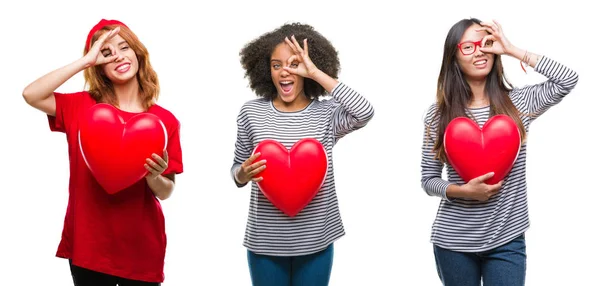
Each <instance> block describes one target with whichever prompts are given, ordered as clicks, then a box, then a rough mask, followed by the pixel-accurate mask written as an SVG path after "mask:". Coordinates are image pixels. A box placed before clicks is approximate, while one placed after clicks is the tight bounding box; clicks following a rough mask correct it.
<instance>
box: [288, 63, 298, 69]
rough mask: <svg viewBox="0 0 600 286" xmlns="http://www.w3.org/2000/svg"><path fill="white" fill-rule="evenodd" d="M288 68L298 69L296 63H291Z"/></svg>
mask: <svg viewBox="0 0 600 286" xmlns="http://www.w3.org/2000/svg"><path fill="white" fill-rule="evenodd" d="M290 67H291V68H297V67H298V63H292V64H291V65H290Z"/></svg>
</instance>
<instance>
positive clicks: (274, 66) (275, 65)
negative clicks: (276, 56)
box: [273, 64, 281, 69]
mask: <svg viewBox="0 0 600 286" xmlns="http://www.w3.org/2000/svg"><path fill="white" fill-rule="evenodd" d="M280 67H281V65H280V64H274V65H273V68H274V69H279V68H280Z"/></svg>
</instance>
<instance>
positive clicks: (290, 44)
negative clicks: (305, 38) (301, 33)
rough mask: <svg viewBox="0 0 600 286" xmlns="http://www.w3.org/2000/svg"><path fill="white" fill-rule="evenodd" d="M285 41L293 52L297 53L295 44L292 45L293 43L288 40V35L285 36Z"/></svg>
mask: <svg viewBox="0 0 600 286" xmlns="http://www.w3.org/2000/svg"><path fill="white" fill-rule="evenodd" d="M292 37H294V36H292ZM285 42H286V43H287V44H288V46H290V48H292V51H294V53H295V54H298V53H299V52H298V49H296V45H294V43H292V41H290V39H289V38H288V37H285Z"/></svg>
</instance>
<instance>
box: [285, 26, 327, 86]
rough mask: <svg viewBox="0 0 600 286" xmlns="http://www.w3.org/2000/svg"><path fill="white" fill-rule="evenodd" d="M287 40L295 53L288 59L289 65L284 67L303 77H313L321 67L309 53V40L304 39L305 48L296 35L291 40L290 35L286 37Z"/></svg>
mask: <svg viewBox="0 0 600 286" xmlns="http://www.w3.org/2000/svg"><path fill="white" fill-rule="evenodd" d="M285 42H286V43H287V44H288V45H289V46H290V48H292V51H294V55H293V56H291V57H290V58H289V59H288V60H287V65H286V66H285V67H284V69H285V70H286V71H288V72H289V73H292V74H295V75H299V76H301V77H307V78H312V77H313V76H314V75H315V74H316V73H317V72H318V71H319V69H318V68H317V66H315V64H314V63H313V62H312V60H311V59H310V56H309V55H308V40H307V39H304V48H303V47H301V46H300V44H299V43H298V41H297V40H296V37H294V36H292V39H291V40H290V39H288V37H285Z"/></svg>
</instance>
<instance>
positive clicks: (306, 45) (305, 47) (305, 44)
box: [304, 39, 308, 56]
mask: <svg viewBox="0 0 600 286" xmlns="http://www.w3.org/2000/svg"><path fill="white" fill-rule="evenodd" d="M304 55H305V56H308V39H304Z"/></svg>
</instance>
